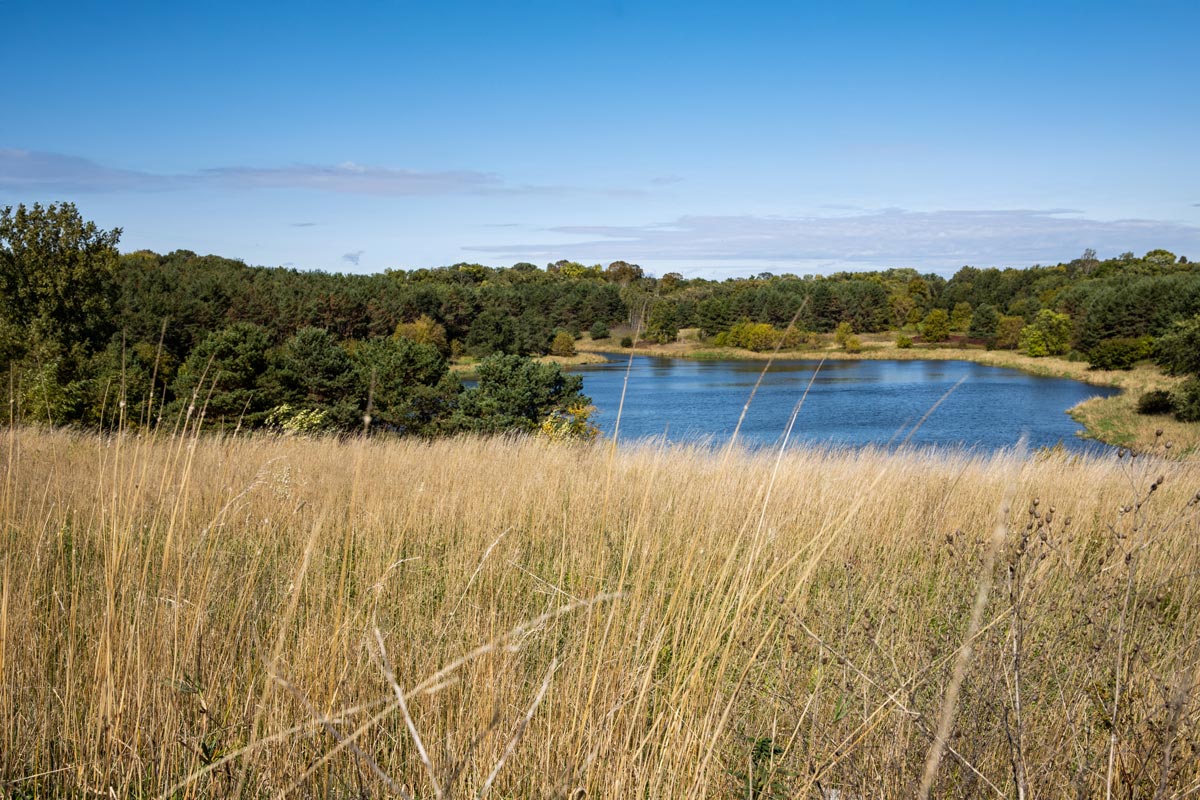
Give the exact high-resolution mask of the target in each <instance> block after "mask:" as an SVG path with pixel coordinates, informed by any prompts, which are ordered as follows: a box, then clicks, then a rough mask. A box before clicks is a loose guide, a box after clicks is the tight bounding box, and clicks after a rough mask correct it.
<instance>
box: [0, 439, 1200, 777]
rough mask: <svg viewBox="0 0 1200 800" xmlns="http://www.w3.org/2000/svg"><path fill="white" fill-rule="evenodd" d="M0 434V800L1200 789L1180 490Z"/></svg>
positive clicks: (1193, 542) (892, 461)
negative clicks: (0, 472) (41, 799)
mask: <svg viewBox="0 0 1200 800" xmlns="http://www.w3.org/2000/svg"><path fill="white" fill-rule="evenodd" d="M0 441H2V442H3V445H0V447H2V452H0V465H2V469H3V471H4V474H3V480H2V485H3V488H2V490H0V491H2V498H0V520H2V523H3V532H2V533H0V575H2V578H3V587H2V591H0V781H2V783H0V794H5V795H7V796H11V797H21V798H33V797H98V796H105V797H146V798H153V797H163V798H168V797H170V798H217V797H268V796H272V797H274V796H290V797H384V796H397V797H413V798H435V797H436V798H440V797H452V796H454V797H458V796H489V797H509V798H517V797H521V798H524V797H563V798H585V797H587V798H595V797H641V798H645V797H728V798H765V797H814V798H816V797H825V798H832V797H840V798H843V800H844V799H845V798H851V797H900V796H936V797H989V796H999V797H1035V796H1050V797H1062V796H1076V797H1100V796H1112V797H1187V796H1195V795H1197V794H1200V710H1198V705H1200V704H1198V702H1197V697H1196V695H1197V693H1198V691H1197V683H1198V682H1200V600H1198V597H1197V592H1198V590H1200V546H1198V542H1200V470H1198V469H1197V468H1196V466H1195V465H1194V464H1192V463H1188V462H1181V461H1177V460H1166V459H1162V458H1159V457H1157V456H1156V455H1154V454H1153V453H1152V454H1148V455H1147V454H1143V455H1140V456H1133V455H1131V454H1124V455H1123V456H1121V457H1117V456H1111V457H1106V458H1103V459H1091V458H1080V457H1069V456H1065V455H1063V454H1054V453H1043V454H1040V455H1029V454H1023V453H1001V454H997V455H992V456H982V455H973V456H972V455H963V454H955V453H945V452H943V453H906V452H900V453H885V452H879V451H873V450H859V451H827V450H792V451H788V452H786V453H785V454H783V455H779V454H777V453H775V452H773V451H756V452H749V451H742V450H732V451H720V450H715V451H714V450H708V449H701V448H693V449H688V448H681V447H665V446H656V445H655V444H653V443H646V444H642V445H622V446H621V447H620V448H614V447H612V446H610V445H609V444H608V443H605V442H596V443H592V444H582V443H555V442H547V441H543V440H540V439H537V438H532V437H529V438H492V439H485V438H454V439H442V440H435V441H431V442H427V441H421V440H416V439H408V440H395V439H386V438H361V437H340V438H339V437H328V438H300V437H295V438H288V437H279V436H273V435H267V434H253V435H239V436H229V435H199V436H197V435H191V434H181V433H177V434H175V435H171V434H169V433H166V432H161V433H156V434H151V433H145V434H142V435H138V434H136V433H127V434H114V435H96V434H84V433H75V432H68V431H64V430H54V429H49V428H37V427H29V426H10V427H9V428H8V429H7V430H5V431H3V433H2V435H0Z"/></svg>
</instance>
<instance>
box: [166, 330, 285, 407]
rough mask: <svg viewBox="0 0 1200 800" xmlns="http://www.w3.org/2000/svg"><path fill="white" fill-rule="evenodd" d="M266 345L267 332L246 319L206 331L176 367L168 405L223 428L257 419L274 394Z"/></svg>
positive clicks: (267, 344)
mask: <svg viewBox="0 0 1200 800" xmlns="http://www.w3.org/2000/svg"><path fill="white" fill-rule="evenodd" d="M270 346H271V339H270V335H269V333H268V332H267V331H266V330H265V329H264V328H261V327H259V326H258V325H254V324H251V323H249V322H238V323H235V324H233V325H231V326H229V327H228V328H225V329H224V330H220V331H215V332H213V333H211V334H209V335H208V336H207V337H206V338H205V339H204V341H203V342H201V343H200V345H199V346H198V347H197V348H196V349H195V350H193V351H192V353H191V355H189V356H188V358H187V361H185V362H184V363H183V366H181V367H180V368H179V373H178V374H177V375H176V377H175V384H174V392H175V396H176V398H178V401H177V405H176V407H175V408H174V409H173V410H174V411H183V412H184V413H185V414H186V415H187V416H189V417H190V416H191V415H192V414H202V415H203V416H204V418H205V419H206V420H208V421H209V422H211V423H213V424H216V425H218V426H221V427H226V428H233V427H235V426H239V425H243V424H247V425H254V424H257V423H259V422H261V421H262V418H263V417H264V416H265V412H266V411H267V410H268V409H270V408H273V407H274V406H275V405H277V403H276V402H275V401H276V400H277V398H278V394H277V392H276V391H275V390H274V389H275V385H274V379H275V376H274V375H268V368H269V366H270V362H269V359H268V350H269V349H270Z"/></svg>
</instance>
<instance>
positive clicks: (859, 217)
mask: <svg viewBox="0 0 1200 800" xmlns="http://www.w3.org/2000/svg"><path fill="white" fill-rule="evenodd" d="M546 233H548V234H553V235H554V237H555V238H556V239H559V243H555V244H549V243H545V242H533V243H529V244H525V245H521V244H504V245H492V246H488V245H483V246H477V247H469V248H466V249H468V250H474V251H478V252H484V253H490V254H492V255H495V256H510V255H519V256H521V257H524V258H557V257H562V256H564V255H570V256H571V257H575V258H582V259H584V260H595V259H599V260H604V259H606V258H626V259H633V260H640V261H654V260H671V261H679V260H684V261H686V260H692V261H696V262H723V263H728V262H759V263H761V262H770V263H776V264H781V265H787V264H799V263H811V262H828V263H836V264H861V265H880V266H884V265H887V266H892V265H894V266H904V265H917V266H925V267H928V268H931V269H948V268H953V267H956V266H961V265H963V264H975V265H980V266H982V265H988V264H998V265H1003V266H1009V265H1013V266H1015V265H1022V264H1030V263H1034V262H1039V261H1057V260H1060V259H1065V258H1072V257H1074V256H1076V255H1078V254H1079V253H1081V252H1082V251H1083V250H1084V249H1085V248H1088V247H1092V248H1095V249H1096V250H1098V251H1100V252H1103V253H1109V252H1111V253H1116V252H1120V251H1124V250H1134V251H1137V252H1141V251H1143V250H1149V249H1152V248H1154V247H1167V248H1169V249H1172V250H1176V251H1177V252H1178V251H1180V250H1182V251H1183V252H1188V251H1189V250H1190V251H1193V252H1200V227H1196V226H1194V225H1187V224H1184V223H1178V222H1165V221H1157V220H1144V219H1120V220H1096V219H1088V218H1086V217H1083V216H1081V215H1080V214H1079V213H1078V212H1074V211H1071V210H1069V209H1046V210H1028V209H1013V210H971V211H906V210H904V209H883V210H877V211H871V212H866V213H858V214H837V215H832V214H831V215H828V216H808V217H764V216H685V217H680V218H678V219H676V220H674V221H672V222H667V223H657V224H648V225H625V226H612V225H572V226H564V227H557V228H550V229H548V230H547V231H546ZM563 236H571V237H578V240H577V241H576V242H574V243H570V244H563V243H561V237H563Z"/></svg>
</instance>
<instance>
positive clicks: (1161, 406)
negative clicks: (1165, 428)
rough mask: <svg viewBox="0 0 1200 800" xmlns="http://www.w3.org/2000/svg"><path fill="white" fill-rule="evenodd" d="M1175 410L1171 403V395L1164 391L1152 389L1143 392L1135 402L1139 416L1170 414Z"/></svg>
mask: <svg viewBox="0 0 1200 800" xmlns="http://www.w3.org/2000/svg"><path fill="white" fill-rule="evenodd" d="M1174 410H1175V404H1174V403H1173V402H1172V401H1171V393H1170V392H1168V391H1166V390H1165V389H1152V390H1150V391H1148V392H1144V393H1143V394H1142V396H1141V397H1139V398H1138V401H1137V412H1138V413H1139V414H1170V413H1171V412H1172V411H1174Z"/></svg>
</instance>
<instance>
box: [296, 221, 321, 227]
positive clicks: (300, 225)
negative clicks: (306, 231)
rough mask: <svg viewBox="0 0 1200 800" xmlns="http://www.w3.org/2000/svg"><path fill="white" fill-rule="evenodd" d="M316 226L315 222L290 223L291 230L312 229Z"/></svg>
mask: <svg viewBox="0 0 1200 800" xmlns="http://www.w3.org/2000/svg"><path fill="white" fill-rule="evenodd" d="M316 225H317V223H315V222H293V223H292V227H293V228H313V227H316Z"/></svg>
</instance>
